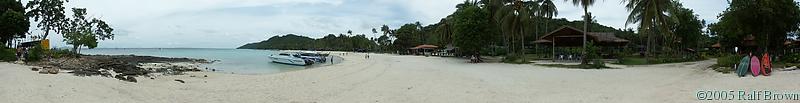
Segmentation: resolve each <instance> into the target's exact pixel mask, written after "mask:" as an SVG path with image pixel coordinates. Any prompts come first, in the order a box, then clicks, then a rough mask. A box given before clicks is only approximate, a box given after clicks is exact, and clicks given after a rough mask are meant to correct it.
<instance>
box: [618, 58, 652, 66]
mask: <svg viewBox="0 0 800 103" xmlns="http://www.w3.org/2000/svg"><path fill="white" fill-rule="evenodd" d="M619 64H622V65H645V64H648V63H647V59H645V58H635V57H622V58H620V59H619Z"/></svg>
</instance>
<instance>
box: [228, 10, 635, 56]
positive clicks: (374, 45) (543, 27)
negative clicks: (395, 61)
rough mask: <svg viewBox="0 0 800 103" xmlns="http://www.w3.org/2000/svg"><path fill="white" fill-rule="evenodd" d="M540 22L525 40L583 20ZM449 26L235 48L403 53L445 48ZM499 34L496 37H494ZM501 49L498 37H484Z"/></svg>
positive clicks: (624, 32)
mask: <svg viewBox="0 0 800 103" xmlns="http://www.w3.org/2000/svg"><path fill="white" fill-rule="evenodd" d="M537 19H539V20H542V21H544V22H537V25H538V26H529V27H528V28H530V29H528V30H530V31H529V32H532V33H531V34H530V35H526V37H525V39H526V40H535V39H537V38H539V36H542V35H544V34H546V33H548V32H551V31H553V30H555V29H558V28H559V27H561V26H564V25H567V26H572V27H576V28H582V27H583V21H569V20H567V19H564V18H559V19H548V18H537ZM452 27H453V26H452V25H451V24H448V22H447V21H444V20H443V21H441V22H439V23H436V24H431V25H427V26H422V25H421V24H419V23H409V24H405V25H403V26H401V27H400V28H398V29H390V28H389V27H388V26H385V25H384V26H383V27H381V29H380V31H377V30H378V29H374V30H375V31H374V32H373V33H379V32H380V33H382V34H379V35H381V36H380V37H378V38H370V37H367V35H371V34H358V35H353V33H352V32H351V31H348V32H347V33H342V34H338V35H334V34H328V35H327V36H324V37H322V38H316V39H315V38H310V37H306V36H301V35H296V34H285V35H276V36H273V37H270V38H269V39H266V40H264V41H260V42H254V43H248V44H245V45H242V46H240V47H238V48H237V49H278V50H337V51H352V50H369V51H375V52H389V51H395V50H403V49H407V48H410V47H414V46H416V45H421V44H433V45H440V46H444V45H449V44H452V42H453V36H454V35H455V34H453V32H452V29H453V28H452ZM590 30H592V31H596V32H613V33H614V34H616V36H618V37H621V38H624V39H628V40H631V42H632V43H634V44H641V43H643V41H641V40H642V39H639V37H638V36H637V35H636V34H635V33H634V31H633V30H632V29H615V28H612V27H609V26H605V25H601V24H597V23H595V22H592V23H591V24H590ZM497 35H499V34H497ZM486 39H490V41H491V42H495V43H496V44H497V45H498V46H502V45H505V44H502V43H503V39H502V38H486Z"/></svg>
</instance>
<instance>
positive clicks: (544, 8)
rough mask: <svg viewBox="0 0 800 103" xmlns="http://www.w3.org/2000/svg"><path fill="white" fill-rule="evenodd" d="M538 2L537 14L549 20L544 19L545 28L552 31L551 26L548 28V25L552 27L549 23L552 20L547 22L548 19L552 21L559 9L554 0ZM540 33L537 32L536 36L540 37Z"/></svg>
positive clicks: (539, 0)
mask: <svg viewBox="0 0 800 103" xmlns="http://www.w3.org/2000/svg"><path fill="white" fill-rule="evenodd" d="M536 3H537V4H539V9H538V10H536V11H537V12H536V15H538V16H542V17H545V18H547V20H544V21H545V24H544V30H545V32H547V31H550V28H548V27H550V25H549V24H550V22H547V21H550V19H553V17H554V16H557V15H558V9H557V8H556V5H555V4H554V3H553V0H537V1H536ZM537 29H538V28H537ZM538 33H539V32H537V33H536V34H535V35H536V38H539V34H538ZM537 50H538V48H537ZM553 50H555V49H553ZM553 55H555V54H553Z"/></svg>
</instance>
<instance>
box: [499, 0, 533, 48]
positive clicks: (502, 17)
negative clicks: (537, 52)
mask: <svg viewBox="0 0 800 103" xmlns="http://www.w3.org/2000/svg"><path fill="white" fill-rule="evenodd" d="M500 2H501V3H495V4H502V5H501V6H499V8H498V9H497V11H495V13H496V14H495V16H496V17H495V19H496V20H497V21H499V25H500V28H501V31H503V32H504V33H505V34H507V35H509V37H510V39H511V40H510V44H509V45H511V46H509V48H510V49H511V51H512V52H513V54H514V55H516V56H522V54H524V51H525V43H524V41H525V39H524V38H525V36H524V34H525V33H524V32H525V31H524V29H523V28H524V25H523V24H525V22H526V21H528V20H530V18H531V12H530V11H532V8H530V6H535V5H532V4H531V3H530V2H525V1H522V0H514V1H508V0H506V1H500Z"/></svg>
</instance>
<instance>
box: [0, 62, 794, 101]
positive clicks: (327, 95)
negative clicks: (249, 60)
mask: <svg viewBox="0 0 800 103" xmlns="http://www.w3.org/2000/svg"><path fill="white" fill-rule="evenodd" d="M339 56H341V57H343V58H344V59H345V61H344V62H342V63H341V64H336V65H332V66H324V67H318V68H311V69H307V70H299V71H291V72H284V73H278V74H263V75H240V74H224V73H215V72H191V73H188V74H187V75H176V76H165V77H157V78H154V79H150V78H145V77H138V78H137V79H138V80H139V82H138V83H132V82H125V81H120V80H117V79H114V78H106V77H98V76H93V77H79V76H73V75H72V74H69V73H59V74H55V75H48V74H38V73H36V72H34V71H31V70H30V68H31V67H29V66H24V65H17V64H10V63H0V83H3V84H2V85H1V86H0V100H2V101H0V102H3V103H273V102H277V103H287V102H289V103H314V102H316V103H367V102H369V103H376V102H388V103H521V102H544V103H596V102H608V103H620V102H622V103H642V102H704V101H698V100H697V96H696V94H697V92H698V91H699V90H776V91H800V78H798V77H800V71H776V72H775V73H774V74H773V75H772V76H766V77H762V76H759V77H752V76H748V77H744V78H739V77H736V76H734V74H721V73H718V72H715V71H713V70H709V69H706V67H708V66H710V65H713V64H714V63H715V60H706V61H700V62H690V63H674V64H661V65H645V66H620V65H612V67H618V68H621V69H601V70H593V69H592V70H587V69H565V68H553V67H543V66H537V65H531V64H502V63H480V64H471V63H467V62H466V60H463V59H456V58H441V57H422V56H398V55H386V54H370V57H371V58H369V59H366V58H364V57H363V56H364V55H363V54H361V53H354V54H350V55H339ZM206 75H207V76H208V77H205V76H206ZM175 79H180V80H183V81H185V83H179V82H176V81H174V80H175ZM716 102H720V101H716ZM721 102H730V101H721ZM734 102H742V101H734ZM744 102H747V101H744ZM770 102H798V101H770Z"/></svg>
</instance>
